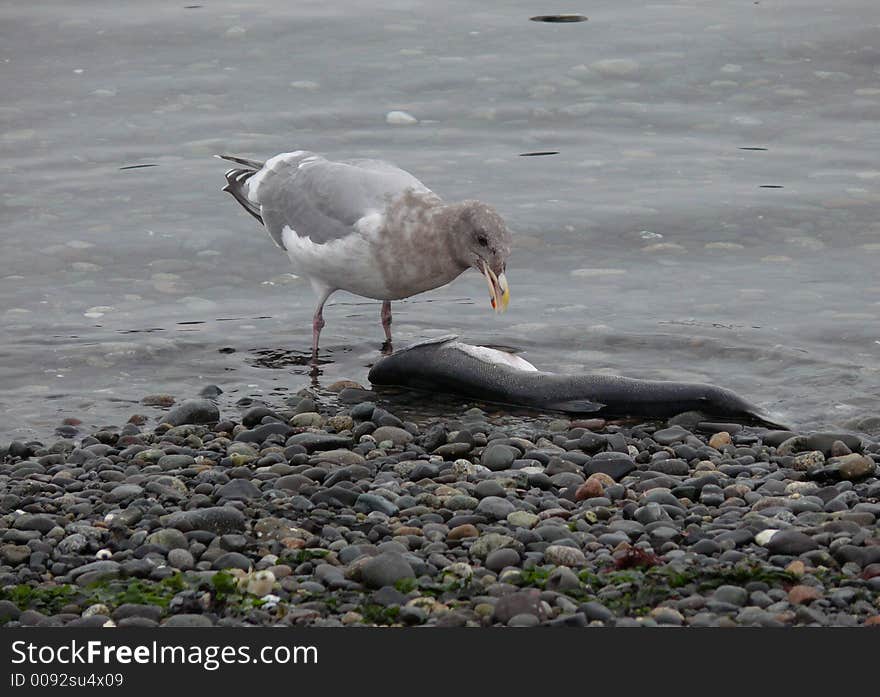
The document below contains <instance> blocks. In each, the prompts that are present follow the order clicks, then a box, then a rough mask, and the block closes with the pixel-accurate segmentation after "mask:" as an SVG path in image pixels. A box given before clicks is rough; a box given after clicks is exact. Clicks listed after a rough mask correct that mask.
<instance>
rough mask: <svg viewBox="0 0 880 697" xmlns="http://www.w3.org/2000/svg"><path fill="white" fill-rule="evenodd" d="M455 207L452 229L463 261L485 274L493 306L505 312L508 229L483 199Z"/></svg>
mask: <svg viewBox="0 0 880 697" xmlns="http://www.w3.org/2000/svg"><path fill="white" fill-rule="evenodd" d="M458 208H459V209H458V211H457V213H458V215H457V218H456V221H455V226H454V229H455V233H456V237H457V238H458V240H457V241H458V243H459V245H460V247H461V248H462V249H463V250H464V259H463V261H464V262H465V263H466V264H467V266H469V267H473V268H475V269H476V270H477V271H479V272H480V273H481V274H483V276H484V277H485V278H486V283H487V284H488V285H489V300H490V302H491V304H492V309H494V310H495V312H504V311H505V310H506V309H507V304H508V303H509V302H510V287H509V286H508V285H507V276H506V275H505V273H504V271H505V268H506V266H507V257H509V256H510V230H508V229H507V225H505V223H504V219H503V218H502V217H501V216H500V215H498V211H496V210H495V209H494V208H492V206H490V205H488V204H486V203H483V202H482V201H464V202H462V203H461V204H460V206H459V207H458Z"/></svg>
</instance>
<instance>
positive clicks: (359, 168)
mask: <svg viewBox="0 0 880 697" xmlns="http://www.w3.org/2000/svg"><path fill="white" fill-rule="evenodd" d="M273 160H275V158H273V159H270V160H269V161H268V162H267V163H266V168H264V169H263V170H261V171H260V172H258V175H260V176H259V177H258V178H257V177H255V180H257V186H256V187H255V188H256V190H255V191H254V190H251V192H250V198H251V199H252V200H255V201H256V202H258V203H259V205H260V211H261V214H262V217H263V221H264V223H265V225H266V229H267V230H268V231H269V234H270V235H272V238H273V239H274V240H275V242H276V244H278V245H279V246H281V247H283V246H284V245H283V242H282V235H283V232H284V228H285V227H289V228H290V229H291V230H294V231H295V232H296V234H297V235H299V236H300V237H308V238H309V239H310V240H311V241H312V242H315V243H317V244H326V243H328V242H332V241H333V240H338V239H340V238H342V237H345V236H346V235H349V234H351V233H352V232H354V225H355V224H356V223H357V221H358V220H360V219H361V218H363V217H364V216H365V215H369V214H371V213H375V212H381V211H383V210H384V209H385V207H386V205H387V203H388V201H389V200H390V199H391V198H393V197H396V196H398V195H400V194H402V193H403V192H404V191H405V190H407V189H413V190H415V191H428V189H427V187H425V185H424V184H422V183H421V182H420V181H419V180H418V179H416V178H415V177H414V176H412V175H411V174H409V173H408V172H404V171H403V170H402V169H398V168H397V167H395V166H394V165H392V164H390V163H387V162H382V161H381V160H348V161H345V162H331V161H329V160H325V159H324V158H323V157H320V156H317V155H314V154H313V153H307V152H302V153H296V154H295V155H294V154H291V155H288V156H285V157H284V158H283V159H281V160H277V161H273Z"/></svg>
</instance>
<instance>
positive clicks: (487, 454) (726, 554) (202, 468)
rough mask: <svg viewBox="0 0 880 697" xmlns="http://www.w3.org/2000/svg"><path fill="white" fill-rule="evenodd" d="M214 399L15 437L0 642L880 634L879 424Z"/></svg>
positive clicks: (8, 481)
mask: <svg viewBox="0 0 880 697" xmlns="http://www.w3.org/2000/svg"><path fill="white" fill-rule="evenodd" d="M221 394H222V389H221V388H219V387H217V386H215V385H209V386H207V387H205V388H204V389H203V390H202V392H201V394H200V395H199V396H197V397H195V396H194V398H189V399H187V398H185V397H183V398H178V399H175V397H174V396H171V395H167V394H161V395H148V396H146V397H144V398H143V400H142V401H141V405H140V406H139V407H138V409H137V410H136V412H137V413H134V414H132V416H131V418H130V419H129V420H128V422H127V423H125V424H124V425H121V426H118V425H117V426H107V427H103V428H101V429H99V430H93V429H89V430H88V431H84V430H82V429H83V427H82V425H81V422H79V421H78V420H77V419H74V418H68V419H66V420H65V422H64V423H63V424H60V425H59V427H58V429H57V431H56V433H55V434H54V436H53V437H51V438H45V439H43V440H39V441H36V440H35V441H29V442H23V441H13V442H11V443H10V442H5V443H2V444H0V511H2V515H0V624H4V625H5V626H7V627H14V626H61V625H63V626H119V627H122V626H159V625H161V626H208V625H217V626H267V625H268V626H271V625H306V626H362V625H368V626H375V625H393V626H436V627H444V626H473V627H481V626H482V627H485V626H514V627H522V626H536V625H552V626H573V627H587V626H617V627H621V626H633V627H639V626H641V627H649V626H661V625H662V626H667V625H671V626H691V627H705V626H770V627H782V626H793V625H809V626H872V625H874V626H877V625H880V531H878V527H877V518H878V516H880V476H878V467H877V463H878V462H880V443H878V441H877V438H876V436H869V435H866V434H867V433H869V432H870V430H871V429H870V426H871V424H862V426H863V427H864V432H863V433H862V434H861V435H858V434H857V432H856V431H855V430H853V431H847V432H839V433H836V432H812V433H810V432H792V431H770V430H767V429H761V428H752V427H743V426H741V425H739V424H732V423H731V424H726V423H709V422H706V421H703V420H702V418H701V417H700V416H699V415H697V414H693V413H688V414H683V415H681V416H679V417H676V418H674V419H671V420H670V421H668V422H633V421H605V420H601V419H583V420H570V419H567V418H560V417H559V415H552V414H528V413H511V412H510V411H509V410H504V409H502V408H500V407H497V406H493V405H485V404H483V405H475V404H472V403H468V404H457V405H454V406H447V407H445V408H444V409H443V410H442V413H438V410H437V409H435V410H433V411H431V410H427V409H426V408H422V409H419V408H418V407H413V406H412V404H411V403H409V404H407V403H405V402H404V401H401V400H400V399H398V398H396V397H394V396H393V395H392V396H391V397H389V396H387V395H383V394H376V393H373V392H371V391H369V390H366V389H364V388H362V387H361V386H359V385H357V384H356V383H353V382H350V381H341V382H338V383H336V384H334V385H331V386H329V388H328V390H326V391H323V392H320V393H317V392H313V391H311V390H309V389H303V390H301V391H300V392H298V393H297V394H295V395H291V396H289V397H287V398H286V399H282V398H279V399H277V400H274V401H273V400H265V401H263V402H258V401H254V400H252V399H249V398H244V399H241V400H239V402H238V403H237V404H235V405H229V404H228V403H225V402H222V401H221V400H220V399H218V398H219V397H220V395H221ZM429 402H430V400H429V399H426V398H425V397H424V396H422V397H421V403H422V404H423V405H424V404H427V403H429Z"/></svg>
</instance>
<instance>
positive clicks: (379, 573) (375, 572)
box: [360, 552, 415, 589]
mask: <svg viewBox="0 0 880 697" xmlns="http://www.w3.org/2000/svg"><path fill="white" fill-rule="evenodd" d="M360 571H361V579H362V580H363V582H364V584H365V585H366V586H367V587H368V588H377V589H378V588H382V587H383V586H393V585H394V584H395V583H397V582H398V581H401V580H403V579H405V578H415V573H413V569H412V566H410V564H409V563H408V562H407V561H406V559H404V558H403V555H402V554H400V553H397V552H383V553H382V554H379V555H378V556H375V557H372V558H370V559H369V560H368V561H367V562H366V563H364V565H363V566H362V567H361V569H360Z"/></svg>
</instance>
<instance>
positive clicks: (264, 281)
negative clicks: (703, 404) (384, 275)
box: [0, 0, 880, 439]
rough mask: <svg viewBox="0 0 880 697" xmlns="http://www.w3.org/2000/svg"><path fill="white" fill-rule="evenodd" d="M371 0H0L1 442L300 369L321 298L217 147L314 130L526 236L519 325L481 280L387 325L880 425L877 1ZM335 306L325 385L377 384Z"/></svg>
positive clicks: (801, 419) (817, 417) (421, 303)
mask: <svg viewBox="0 0 880 697" xmlns="http://www.w3.org/2000/svg"><path fill="white" fill-rule="evenodd" d="M375 5H376V3H368V2H356V1H352V0H342V1H341V2H337V3H326V2H297V3H287V2H281V0H268V1H263V2H260V3H253V4H252V3H241V2H214V1H211V2H205V3H204V4H202V5H201V6H198V7H195V8H190V9H188V8H186V7H184V3H182V2H161V3H149V4H138V5H135V4H133V3H124V4H119V5H111V6H108V5H107V4H106V3H99V2H80V1H74V2H56V3H51V2H43V3H30V4H25V3H15V4H13V3H5V4H4V6H3V7H2V8H0V19H2V21H0V70H2V75H3V85H4V100H3V102H2V104H0V174H2V177H3V187H2V190H0V222H2V230H3V239H4V241H5V246H4V250H3V259H2V262H0V264H2V266H0V386H2V389H0V409H2V410H3V411H4V412H5V415H4V416H3V418H2V419H0V437H2V438H5V439H8V438H10V437H18V438H22V437H29V436H41V435H46V434H47V433H51V430H52V429H53V428H54V427H55V426H57V425H58V424H59V423H60V422H61V420H62V419H63V418H65V417H78V418H80V419H82V420H83V421H84V422H85V423H86V424H87V425H101V424H110V423H115V424H120V423H121V422H123V421H125V420H126V419H127V418H128V417H129V416H130V415H131V414H132V413H135V412H140V413H147V414H152V413H156V412H154V411H153V410H152V409H150V408H147V407H143V406H139V404H138V402H139V400H140V399H141V398H142V397H143V396H144V395H147V394H154V393H171V394H174V395H176V396H178V397H179V398H182V397H188V396H193V395H195V394H196V393H197V392H198V390H199V389H200V388H201V387H202V386H204V385H206V384H208V383H215V384H217V385H219V386H220V387H221V388H222V389H223V390H224V391H225V392H224V395H223V399H224V400H228V401H227V403H228V404H231V403H233V402H234V401H235V400H236V399H238V398H240V397H241V396H246V395H247V396H251V397H257V398H259V397H260V396H267V395H270V394H272V393H276V394H281V393H283V392H284V391H285V390H296V389H299V388H301V387H303V386H306V385H308V384H309V383H310V378H309V376H308V368H307V367H306V366H298V365H284V363H285V362H284V361H283V360H282V361H281V364H282V366H283V367H280V368H278V367H275V368H272V367H265V365H266V364H267V361H266V360H263V359H264V358H265V357H266V355H268V356H269V357H270V358H271V357H272V356H275V358H276V359H277V358H278V357H279V356H281V357H282V358H284V357H286V356H290V355H293V356H296V355H302V353H303V352H305V351H307V350H308V347H309V344H310V340H311V331H310V318H311V314H312V312H313V310H314V298H313V296H312V292H311V289H310V288H309V286H308V284H307V283H306V282H305V281H304V280H302V279H295V278H292V277H291V276H290V275H289V267H288V262H287V260H286V258H285V257H284V256H283V254H281V253H279V251H278V250H277V249H276V248H275V247H274V246H273V245H272V244H271V242H270V240H269V238H268V236H267V235H266V234H265V233H264V232H262V231H261V230H260V229H259V228H258V226H257V225H256V224H255V221H254V220H253V219H251V218H250V217H249V216H248V215H247V214H246V213H245V212H244V211H242V210H240V209H239V208H238V207H237V206H236V205H235V203H234V202H233V201H232V199H231V198H229V197H228V196H226V195H225V194H222V193H221V192H220V190H219V189H220V186H221V185H222V184H223V171H224V170H225V167H224V165H223V164H222V163H220V162H218V161H217V160H214V159H212V158H211V155H212V154H214V153H218V152H235V153H239V154H244V155H250V156H254V157H258V158H265V157H268V156H271V155H273V154H275V153H277V152H281V151H286V150H291V149H297V148H305V149H311V150H315V151H318V152H322V153H325V154H327V155H329V156H331V157H356V156H359V157H381V158H384V159H388V160H391V161H393V162H395V163H397V164H398V165H400V166H402V167H403V168H405V169H407V170H409V171H411V172H413V173H414V174H416V175H417V176H418V177H419V178H420V179H422V181H424V182H425V183H426V184H427V185H428V186H429V187H431V188H432V189H434V190H435V191H437V192H438V193H439V194H441V195H442V196H444V197H445V198H448V199H451V200H452V199H459V198H470V197H473V198H481V199H483V200H486V201H488V202H491V203H492V204H494V205H495V206H496V207H497V208H498V209H499V210H500V211H501V213H502V214H503V215H504V216H505V218H506V219H507V220H508V221H509V224H510V226H511V228H512V229H513V230H514V232H515V245H514V253H513V256H512V258H511V260H510V263H509V266H508V277H509V279H510V282H511V288H512V294H513V299H512V303H511V307H510V310H509V311H508V313H507V314H505V315H501V316H496V315H494V314H493V313H492V312H491V310H490V308H489V303H488V298H487V297H486V295H487V294H486V288H485V283H484V281H483V279H482V278H480V277H479V276H478V275H477V274H476V273H474V272H469V273H467V274H465V275H464V276H462V277H461V278H460V279H459V280H457V281H456V282H455V283H453V284H452V285H450V286H448V287H446V288H443V289H440V290H437V291H434V292H431V293H427V294H424V295H422V296H418V297H416V298H413V299H411V300H409V301H405V302H399V303H395V305H394V318H395V323H394V327H393V329H394V335H395V342H396V345H397V346H402V345H405V344H406V343H409V342H410V341H413V340H417V339H420V338H424V337H428V336H434V335H438V334H447V333H458V334H460V335H461V336H462V337H463V339H464V340H466V341H469V342H471V343H491V344H501V345H506V346H512V347H516V348H517V349H519V350H520V351H521V352H522V355H523V356H524V357H526V358H527V359H528V360H530V361H531V362H532V363H534V364H536V365H537V366H539V367H541V368H543V369H548V370H556V371H562V372H573V371H584V370H589V371H601V372H609V373H619V374H625V375H631V376H636V377H649V378H671V379H694V380H702V381H710V382H714V383H717V384H720V385H723V386H726V387H729V388H732V389H735V390H736V391H738V392H740V393H741V394H743V395H744V396H746V397H748V398H750V399H752V400H753V401H756V402H759V403H761V404H762V405H764V406H766V407H768V408H770V409H772V410H773V411H774V412H776V413H777V414H779V415H780V416H781V417H783V418H784V419H785V420H786V421H788V422H790V423H793V424H795V425H798V426H801V427H804V428H808V427H819V426H830V425H835V426H841V425H844V426H845V425H847V424H850V425H851V424H852V419H853V418H855V417H857V416H859V415H862V414H870V413H877V412H880V409H878V405H877V399H878V388H880V373H878V367H880V361H878V352H880V336H878V331H877V319H878V314H880V280H877V279H876V273H875V269H876V267H877V263H878V260H880V222H878V221H877V216H876V208H877V204H878V201H880V166H878V164H877V152H878V145H880V143H878V140H880V132H878V130H877V128H876V123H877V119H878V117H880V44H878V41H877V34H876V24H877V21H878V15H877V10H876V4H875V3H874V2H871V1H870V0H837V1H835V2H830V1H827V0H826V1H825V2H813V1H811V0H801V1H800V2H798V3H785V4H782V3H768V2H760V3H754V4H753V3H726V2H720V1H716V2H699V1H694V2H689V3H676V2H667V3H626V6H625V7H621V6H620V3H617V2H612V1H611V0H607V1H604V2H593V3H589V4H587V5H583V6H580V7H575V8H570V10H566V11H571V12H580V13H582V14H585V15H587V16H588V17H589V21H586V22H578V23H540V22H533V21H529V18H530V17H533V16H535V15H536V14H552V13H553V12H556V11H558V10H559V8H557V7H553V6H547V7H541V6H537V5H535V4H534V3H533V2H528V3H527V2H503V3H502V2H485V3H480V4H479V5H478V7H479V9H476V10H475V9H474V7H475V6H474V4H473V3H465V2H447V3H427V2H416V1H409V0H401V1H399V2H393V3H383V5H385V7H384V8H383V9H377V8H376V7H375ZM393 110H402V111H405V112H407V113H409V114H412V115H413V116H414V117H416V118H417V119H418V120H419V123H417V124H411V125H395V124H389V123H387V122H386V118H385V117H386V114H387V113H388V112H390V111H393ZM541 152H558V154H553V155H543V156H531V157H521V156H520V155H521V154H523V153H541ZM147 164H149V165H156V166H152V167H138V168H130V167H132V166H133V165H147ZM126 167H129V169H124V168H126ZM767 187H774V188H767ZM776 187H781V188H776ZM325 317H326V319H327V327H326V329H325V330H324V333H323V335H322V345H323V349H324V351H325V357H326V358H327V359H328V360H329V362H327V363H325V364H324V365H323V366H322V368H321V371H322V374H321V375H320V377H319V384H321V385H326V384H328V383H330V382H332V381H334V380H336V379H339V378H343V377H344V378H351V379H354V380H358V381H361V382H364V381H365V380H366V373H367V369H368V366H369V365H370V364H371V363H372V362H373V361H374V360H375V359H376V358H377V356H378V355H379V347H380V345H381V340H382V330H381V327H380V325H379V303H374V302H366V301H363V300H362V299H359V298H356V297H354V296H351V295H347V294H345V293H338V294H337V295H335V296H334V297H333V299H332V300H331V303H330V304H329V305H328V307H327V309H326V310H325ZM229 349H234V351H230V350H229ZM260 352H264V353H260ZM265 352H268V353H265ZM285 352H293V353H285ZM297 352H299V353H297ZM268 363H269V364H272V365H278V363H279V362H278V361H277V360H275V361H271V360H270V361H268Z"/></svg>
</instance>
